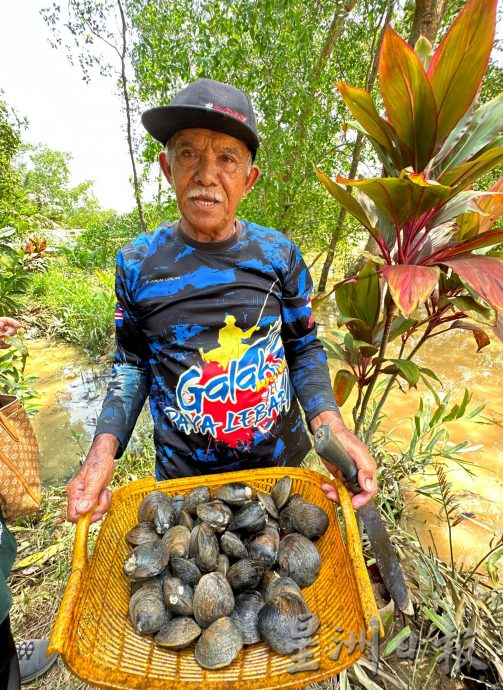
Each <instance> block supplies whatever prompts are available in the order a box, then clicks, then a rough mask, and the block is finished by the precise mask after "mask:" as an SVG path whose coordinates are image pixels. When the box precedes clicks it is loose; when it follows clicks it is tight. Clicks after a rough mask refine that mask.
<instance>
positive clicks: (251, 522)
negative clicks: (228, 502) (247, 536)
mask: <svg viewBox="0 0 503 690" xmlns="http://www.w3.org/2000/svg"><path fill="white" fill-rule="evenodd" d="M265 524H266V519H265V510H264V507H263V506H262V505H261V504H260V503H258V502H257V501H252V502H251V503H248V504H247V505H245V506H243V507H242V508H240V509H239V510H238V511H237V513H236V514H235V515H234V517H233V518H232V520H231V521H230V522H229V529H230V530H231V531H233V532H234V531H239V530H243V531H244V532H260V530H261V529H263V528H264V527H265Z"/></svg>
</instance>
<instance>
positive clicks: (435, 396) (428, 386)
mask: <svg viewBox="0 0 503 690" xmlns="http://www.w3.org/2000/svg"><path fill="white" fill-rule="evenodd" d="M419 372H420V374H419V375H420V377H421V381H422V382H423V383H424V385H425V386H426V388H428V389H429V390H430V392H431V394H432V395H433V399H434V400H435V402H436V403H437V405H440V398H439V397H438V393H437V391H436V390H435V389H434V387H433V384H432V383H431V381H429V380H428V379H427V378H426V376H425V375H424V373H423V371H422V368H421V367H419Z"/></svg>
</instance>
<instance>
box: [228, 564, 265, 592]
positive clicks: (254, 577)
mask: <svg viewBox="0 0 503 690" xmlns="http://www.w3.org/2000/svg"><path fill="white" fill-rule="evenodd" d="M265 570H266V566H265V564H264V563H262V561H256V560H254V559H253V558H243V559H241V560H240V561H236V563H234V565H233V566H231V568H229V572H228V573H227V580H228V582H229V584H230V586H231V587H232V589H233V590H235V591H238V592H239V591H242V590H245V589H256V588H257V587H258V586H259V584H260V581H261V579H262V576H263V575H264V573H265Z"/></svg>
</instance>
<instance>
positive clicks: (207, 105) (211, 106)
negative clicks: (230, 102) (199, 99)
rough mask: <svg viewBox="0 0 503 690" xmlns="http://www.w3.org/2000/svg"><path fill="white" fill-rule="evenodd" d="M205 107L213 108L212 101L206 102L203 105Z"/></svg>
mask: <svg viewBox="0 0 503 690" xmlns="http://www.w3.org/2000/svg"><path fill="white" fill-rule="evenodd" d="M204 107H205V108H210V110H211V109H212V108H213V103H206V105H205V106H204Z"/></svg>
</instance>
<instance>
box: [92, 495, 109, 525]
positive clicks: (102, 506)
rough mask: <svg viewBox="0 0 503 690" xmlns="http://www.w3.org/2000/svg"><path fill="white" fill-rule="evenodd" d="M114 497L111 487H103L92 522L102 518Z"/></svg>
mask: <svg viewBox="0 0 503 690" xmlns="http://www.w3.org/2000/svg"><path fill="white" fill-rule="evenodd" d="M111 498H112V492H111V491H110V489H103V491H102V492H101V493H100V495H99V498H98V505H97V506H96V508H95V509H94V512H93V516H92V518H91V522H97V521H98V520H101V518H102V517H103V515H104V514H105V513H106V512H107V511H108V508H109V507H110V500H111Z"/></svg>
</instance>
